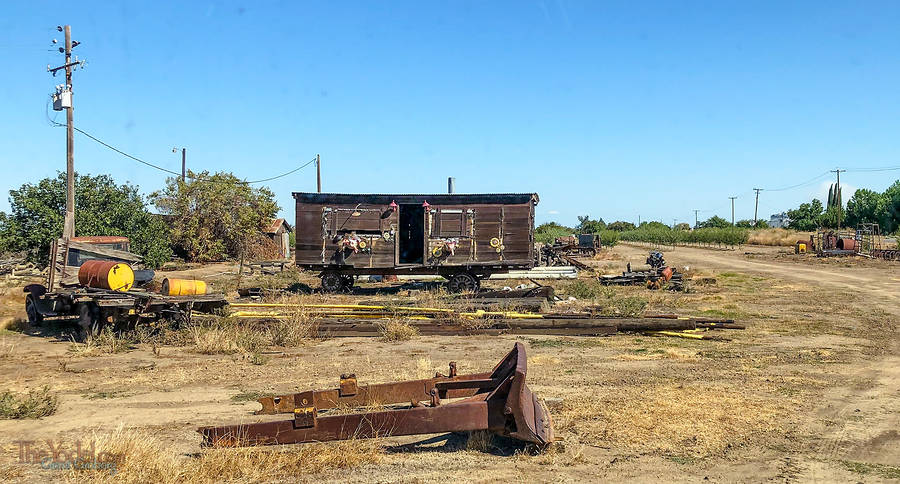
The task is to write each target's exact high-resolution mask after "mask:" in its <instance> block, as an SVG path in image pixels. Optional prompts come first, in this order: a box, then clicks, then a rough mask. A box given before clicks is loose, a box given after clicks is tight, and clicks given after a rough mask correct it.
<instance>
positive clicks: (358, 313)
mask: <svg viewBox="0 0 900 484" xmlns="http://www.w3.org/2000/svg"><path fill="white" fill-rule="evenodd" d="M231 306H232V308H233V309H237V310H236V311H233V312H232V313H231V317H234V318H239V319H249V320H262V321H265V320H275V319H283V318H290V317H292V314H293V313H295V312H297V311H303V312H304V313H307V314H313V315H317V316H319V317H320V319H319V323H318V332H319V334H320V335H322V336H330V337H343V336H379V335H380V334H381V331H382V326H383V322H384V321H385V320H389V319H394V318H401V319H403V320H406V321H408V323H409V324H410V325H412V326H414V327H415V328H416V329H418V331H419V334H422V335H447V336H451V335H472V334H486V335H498V334H541V335H560V336H603V335H609V334H614V333H618V332H657V331H695V330H701V331H703V330H708V329H743V328H744V327H743V326H742V325H738V324H735V323H734V321H733V320H716V319H708V318H690V317H681V316H676V315H654V316H652V317H635V318H622V317H605V316H597V315H593V314H590V313H548V314H540V313H523V312H511V311H483V310H476V311H468V312H466V311H459V310H457V309H450V308H424V307H414V306H395V307H392V306H379V305H361V304H277V303H237V304H232V305H231Z"/></svg>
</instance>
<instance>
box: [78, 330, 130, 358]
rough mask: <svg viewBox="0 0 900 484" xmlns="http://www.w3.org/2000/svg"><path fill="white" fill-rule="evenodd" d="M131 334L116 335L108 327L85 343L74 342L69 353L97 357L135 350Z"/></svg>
mask: <svg viewBox="0 0 900 484" xmlns="http://www.w3.org/2000/svg"><path fill="white" fill-rule="evenodd" d="M133 343H134V341H133V340H132V338H131V334H116V333H115V332H114V331H113V330H112V328H110V327H108V326H107V327H106V328H104V329H103V331H101V332H100V334H98V335H97V336H92V337H89V338H88V339H87V340H86V341H85V342H84V343H77V342H75V341H74V340H73V341H72V343H71V344H70V345H69V353H71V354H72V355H73V356H97V355H104V354H115V353H122V352H124V351H128V350H130V349H134V344H133Z"/></svg>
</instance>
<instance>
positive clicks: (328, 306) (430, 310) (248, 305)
mask: <svg viewBox="0 0 900 484" xmlns="http://www.w3.org/2000/svg"><path fill="white" fill-rule="evenodd" d="M231 307H235V308H313V309H381V310H388V309H391V310H402V311H417V312H428V313H435V312H440V313H452V312H454V310H453V309H445V308H420V307H415V306H368V305H362V304H281V303H233V304H231Z"/></svg>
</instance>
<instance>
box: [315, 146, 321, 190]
mask: <svg viewBox="0 0 900 484" xmlns="http://www.w3.org/2000/svg"><path fill="white" fill-rule="evenodd" d="M316 193H322V159H321V158H319V154H318V153H316Z"/></svg>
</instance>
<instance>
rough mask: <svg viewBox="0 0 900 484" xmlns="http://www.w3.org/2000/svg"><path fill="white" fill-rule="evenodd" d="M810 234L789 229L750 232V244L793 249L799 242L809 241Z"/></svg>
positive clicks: (748, 241)
mask: <svg viewBox="0 0 900 484" xmlns="http://www.w3.org/2000/svg"><path fill="white" fill-rule="evenodd" d="M809 236H810V232H798V231H796V230H788V229H758V230H752V231H750V235H749V238H748V240H747V243H748V244H752V245H771V246H780V247H792V246H793V245H794V244H796V243H797V241H798V240H809Z"/></svg>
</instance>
